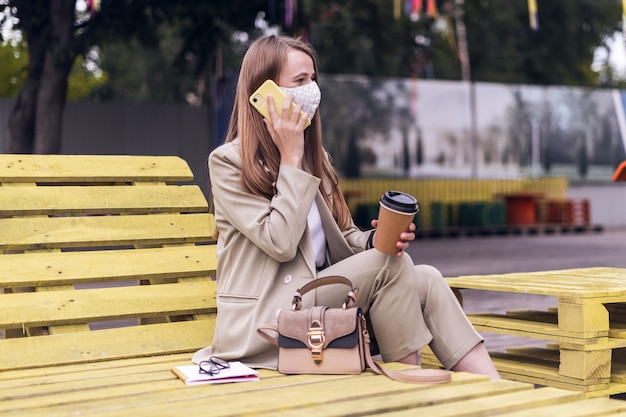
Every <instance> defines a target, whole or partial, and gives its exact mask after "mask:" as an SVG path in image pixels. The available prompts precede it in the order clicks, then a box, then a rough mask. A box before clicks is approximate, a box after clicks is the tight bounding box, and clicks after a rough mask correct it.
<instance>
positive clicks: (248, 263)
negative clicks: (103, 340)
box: [193, 36, 499, 378]
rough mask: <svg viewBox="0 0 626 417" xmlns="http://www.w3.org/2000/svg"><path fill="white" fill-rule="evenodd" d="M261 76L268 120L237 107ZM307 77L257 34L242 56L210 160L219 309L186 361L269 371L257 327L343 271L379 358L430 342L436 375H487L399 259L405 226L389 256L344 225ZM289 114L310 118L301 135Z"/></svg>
mask: <svg viewBox="0 0 626 417" xmlns="http://www.w3.org/2000/svg"><path fill="white" fill-rule="evenodd" d="M267 79H272V80H274V81H275V82H276V83H277V84H278V85H279V86H280V87H281V88H283V89H284V90H285V91H286V92H287V93H288V95H287V100H285V103H284V105H283V108H282V115H281V116H278V112H277V111H276V110H275V107H274V100H273V98H272V97H271V96H270V97H268V98H267V102H268V107H269V108H270V113H269V115H270V117H269V119H270V120H267V119H264V118H263V117H262V116H261V115H260V114H259V113H257V112H256V110H255V109H254V108H253V107H252V106H251V105H250V103H249V101H248V99H249V97H250V95H251V94H252V93H253V92H254V91H255V90H256V89H257V88H258V87H259V86H260V85H261V84H262V83H263V82H264V81H265V80H267ZM316 79H317V64H316V61H315V57H314V54H313V51H312V50H311V49H310V47H309V46H308V45H306V44H305V43H303V42H301V41H299V40H296V39H292V38H288V37H280V36H269V37H266V38H263V39H260V40H258V41H256V42H255V43H254V44H253V45H252V46H251V47H250V49H249V50H248V52H247V53H246V55H245V57H244V59H243V63H242V66H241V72H240V76H239V82H238V85H237V92H236V100H235V105H234V108H233V112H232V116H231V120H230V126H229V130H228V134H227V137H226V143H225V144H224V145H222V146H220V147H218V148H217V149H215V150H214V151H213V152H212V153H211V155H210V157H209V174H210V179H211V184H212V186H211V192H212V197H213V202H214V206H215V219H216V224H217V230H218V232H219V237H218V252H217V254H218V268H217V280H218V295H217V306H218V311H219V314H218V319H217V324H216V329H215V335H214V338H213V344H212V345H211V346H209V347H207V348H205V349H202V350H200V351H198V352H196V354H195V355H194V357H193V360H194V362H199V361H202V360H204V359H206V358H208V356H210V355H216V356H219V357H221V358H223V359H227V360H241V361H242V362H244V363H246V364H248V365H250V366H253V367H259V368H270V369H276V367H277V359H278V351H277V349H276V348H275V347H274V346H272V345H271V344H269V343H268V342H267V341H265V340H264V339H263V338H262V337H260V336H259V335H258V334H257V332H256V329H257V327H258V326H259V325H260V324H264V323H275V322H276V317H277V313H278V311H279V310H280V309H283V308H290V307H291V298H292V296H293V293H294V292H295V290H296V289H298V288H300V287H302V286H303V285H304V284H305V283H307V282H308V281H310V280H311V279H314V278H316V277H322V276H330V275H342V276H346V277H347V278H349V279H350V280H351V281H352V282H353V284H354V285H355V286H356V287H357V288H359V291H360V292H359V296H358V299H357V305H358V306H359V307H361V308H362V309H363V310H364V311H366V312H368V313H369V317H370V323H371V327H372V329H373V332H374V335H375V337H376V340H377V342H378V347H379V350H380V353H381V355H382V358H383V360H385V361H400V362H404V363H409V364H417V363H418V351H419V349H420V348H421V347H422V346H424V345H426V344H430V346H431V348H432V350H433V351H434V353H435V354H436V355H437V357H438V358H439V360H440V361H441V362H442V363H443V364H444V366H445V367H446V368H448V369H452V370H456V371H469V372H474V373H482V374H485V375H489V376H491V377H492V378H498V377H499V376H498V373H497V371H496V370H495V367H494V366H493V363H492V362H491V359H490V357H489V355H488V353H487V351H486V349H485V347H484V345H483V340H482V338H481V337H480V335H479V334H478V333H477V332H476V331H475V330H474V329H473V327H472V325H471V324H470V323H469V321H468V320H467V318H466V316H465V314H464V313H463V310H462V309H461V307H460V305H459V304H458V302H457V300H456V298H455V296H454V294H453V293H452V291H451V290H450V288H449V287H448V285H447V284H446V282H445V280H444V279H443V277H442V276H441V274H440V273H439V271H438V270H436V269H435V268H433V267H431V266H427V265H419V266H415V265H414V264H413V261H412V260H411V258H410V257H409V256H408V255H407V254H405V253H404V251H405V250H406V249H407V248H408V247H409V242H410V241H411V240H413V239H414V238H415V235H414V233H413V231H414V230H415V225H413V224H412V225H411V226H410V230H409V231H407V232H405V233H402V234H401V236H400V239H401V240H400V241H398V243H397V248H398V252H397V256H390V255H385V254H383V253H381V252H378V251H377V250H370V248H372V246H373V241H374V240H375V239H376V234H375V229H374V230H373V231H365V232H364V231H361V230H359V229H358V228H357V227H355V225H354V223H353V221H352V218H351V215H350V211H349V208H348V206H347V204H346V201H345V199H344V197H343V194H342V191H341V189H340V187H339V184H338V178H337V175H336V173H335V171H334V169H333V168H332V166H331V164H330V161H329V159H328V157H327V154H326V152H325V151H324V149H323V147H322V138H321V122H320V116H319V114H318V113H317V112H316V109H317V105H318V104H319V102H320V98H321V94H320V92H319V88H318V86H317V82H316ZM294 97H295V98H294ZM292 101H293V102H295V103H296V108H295V111H291V112H290V111H288V109H289V106H290V105H291V103H292ZM300 110H303V111H304V114H305V115H306V116H308V117H309V118H310V119H311V121H312V123H311V125H310V126H309V127H307V128H306V130H305V122H306V119H307V117H301V116H300V114H301V113H300ZM376 225H377V221H376V220H373V221H372V226H373V227H376ZM307 296H308V294H307ZM344 296H345V287H341V286H340V287H337V286H325V287H322V288H319V289H318V290H317V291H316V292H315V294H314V295H313V296H312V297H309V298H308V299H307V297H306V296H305V300H304V302H305V305H304V307H305V308H306V307H308V306H312V305H314V304H317V305H327V306H334V307H338V306H340V305H341V304H342V302H343V298H344Z"/></svg>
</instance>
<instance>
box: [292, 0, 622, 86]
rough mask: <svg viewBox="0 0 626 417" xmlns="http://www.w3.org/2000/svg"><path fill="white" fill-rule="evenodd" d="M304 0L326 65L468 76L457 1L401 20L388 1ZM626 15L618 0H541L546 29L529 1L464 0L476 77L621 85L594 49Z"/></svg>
mask: <svg viewBox="0 0 626 417" xmlns="http://www.w3.org/2000/svg"><path fill="white" fill-rule="evenodd" d="M402 3H403V4H404V2H402ZM304 4H305V6H306V9H305V10H306V13H307V14H308V15H309V25H310V33H311V40H312V42H313V44H314V45H315V48H316V50H317V51H318V53H319V56H320V66H321V69H322V71H323V72H327V73H352V74H365V75H372V76H400V77H407V76H411V75H417V76H418V77H419V78H437V79H453V80H458V79H460V78H461V74H460V62H459V60H458V57H457V52H456V42H455V37H456V26H455V20H454V12H453V11H454V7H453V5H454V2H453V1H451V0H438V1H437V2H436V4H437V8H438V11H439V16H440V18H439V19H433V18H431V17H428V16H426V15H425V14H422V15H421V16H420V18H419V19H418V20H417V21H412V20H411V19H410V18H409V17H408V16H406V14H405V13H404V12H403V13H402V17H401V18H400V19H394V16H393V2H391V1H388V0H345V1H342V2H340V3H337V2H335V1H333V0H315V1H313V0H306V1H304ZM338 5H339V6H338ZM621 15H622V12H621V5H620V3H619V2H618V1H613V0H549V1H548V0H545V1H539V2H538V19H539V30H537V31H534V30H532V29H531V28H530V25H529V18H528V3H527V1H526V0H511V1H506V2H503V1H502V0H472V1H465V8H464V22H465V26H466V32H467V40H468V45H469V54H470V64H471V72H472V79H473V80H475V81H489V82H502V83H521V84H544V85H546V84H551V85H580V86H597V85H599V84H600V85H606V86H617V85H619V80H616V79H615V78H612V77H611V75H612V74H610V73H609V74H608V76H607V77H605V78H606V80H604V81H601V80H599V78H598V77H599V74H598V73H596V72H594V71H592V69H591V63H592V62H593V56H594V51H595V49H596V48H597V47H601V46H602V45H603V43H604V41H605V39H606V37H607V36H610V35H612V34H613V33H614V32H615V31H616V30H619V28H620V27H619V25H620V23H621ZM420 40H421V42H420Z"/></svg>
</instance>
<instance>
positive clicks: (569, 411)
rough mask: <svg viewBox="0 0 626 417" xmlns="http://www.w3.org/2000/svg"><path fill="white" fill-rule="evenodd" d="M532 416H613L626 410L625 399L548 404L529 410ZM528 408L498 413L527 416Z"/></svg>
mask: <svg viewBox="0 0 626 417" xmlns="http://www.w3.org/2000/svg"><path fill="white" fill-rule="evenodd" d="M531 411H532V416H533V417H583V416H584V417H589V416H615V415H618V413H620V412H624V411H626V401H615V400H609V399H608V398H594V399H590V400H585V401H575V402H568V403H565V404H556V405H549V406H545V407H540V408H534V409H532V410H531ZM528 416H529V412H528V410H521V411H513V412H511V413H505V414H500V415H499V417H528Z"/></svg>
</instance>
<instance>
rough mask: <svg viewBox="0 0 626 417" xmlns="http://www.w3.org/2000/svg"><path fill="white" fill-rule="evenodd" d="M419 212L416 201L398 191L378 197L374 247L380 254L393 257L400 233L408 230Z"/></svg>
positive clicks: (388, 192) (396, 250)
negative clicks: (378, 204) (378, 205)
mask: <svg viewBox="0 0 626 417" xmlns="http://www.w3.org/2000/svg"><path fill="white" fill-rule="evenodd" d="M418 211H419V206H418V205H417V200H416V199H415V197H413V196H412V195H409V194H405V193H403V192H400V191H387V192H386V193H385V194H383V195H382V197H380V207H379V210H378V226H377V227H376V237H375V238H374V247H375V248H376V249H377V250H379V251H380V252H383V253H386V254H388V255H395V254H396V253H397V252H398V248H397V247H396V243H398V240H400V233H402V232H406V231H408V230H409V225H410V224H411V222H412V221H413V218H414V217H415V214H416V213H417V212H418Z"/></svg>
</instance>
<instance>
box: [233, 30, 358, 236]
mask: <svg viewBox="0 0 626 417" xmlns="http://www.w3.org/2000/svg"><path fill="white" fill-rule="evenodd" d="M291 49H297V50H299V51H302V52H304V53H306V54H307V55H309V56H310V57H311V59H312V60H313V67H314V69H315V73H316V74H317V73H318V70H317V61H316V59H315V53H314V52H313V49H312V48H311V47H310V46H309V45H307V44H306V43H304V42H302V41H301V40H299V39H294V38H290V37H286V36H274V35H272V36H267V37H265V38H261V39H259V40H257V41H255V42H254V43H253V44H252V45H251V46H250V48H249V49H248V51H247V52H246V54H245V56H244V58H243V62H242V64H241V71H240V73H239V81H238V83H237V91H236V93H235V104H234V107H233V112H232V114H231V117H230V124H229V127H228V133H227V135H226V142H230V141H233V140H234V139H236V138H239V140H240V141H241V158H242V170H241V183H242V186H243V187H244V189H245V190H247V191H249V192H251V193H253V194H256V195H259V196H263V197H266V198H268V199H271V198H272V197H273V195H274V184H275V182H276V179H277V177H278V168H279V165H280V153H279V151H278V148H276V145H274V142H273V141H272V138H271V137H270V134H269V133H268V131H267V128H266V127H265V125H264V124H263V116H261V115H260V114H259V113H258V112H257V111H256V110H255V109H253V108H252V105H251V104H250V102H249V101H248V98H249V97H250V95H251V94H252V93H253V92H254V91H255V90H256V89H257V88H259V87H260V86H261V84H262V83H263V82H264V81H265V80H268V79H272V80H274V81H276V82H277V81H278V77H279V76H280V73H281V71H282V69H283V67H284V66H285V63H286V61H287V53H288V52H289V50H291ZM304 165H305V167H306V168H307V170H309V172H310V173H311V174H312V175H315V176H316V177H318V178H320V179H321V180H322V181H321V184H320V191H321V193H322V195H323V196H324V200H325V201H326V204H327V205H328V207H329V208H330V210H331V212H332V213H333V217H334V218H335V221H336V222H337V224H338V225H339V227H340V228H347V227H349V226H350V225H351V223H352V221H351V215H350V209H349V208H348V205H347V203H346V200H345V198H344V195H343V193H342V191H341V188H340V187H339V179H338V177H337V173H336V172H335V169H334V168H333V166H332V165H331V163H330V160H329V157H328V155H327V153H326V151H325V150H324V148H323V146H322V125H321V121H320V114H319V111H318V112H317V113H316V115H315V117H314V118H313V119H312V123H311V126H309V127H308V128H307V129H306V130H305V131H304Z"/></svg>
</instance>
